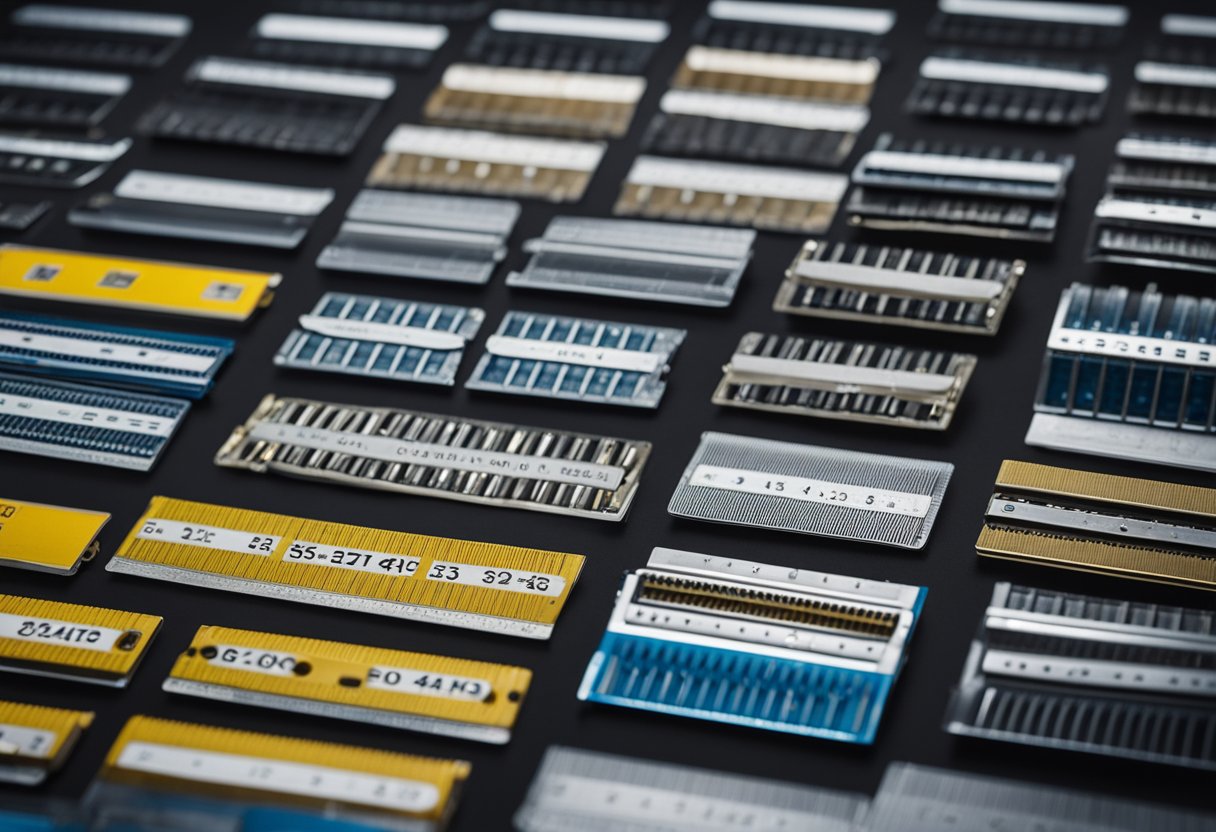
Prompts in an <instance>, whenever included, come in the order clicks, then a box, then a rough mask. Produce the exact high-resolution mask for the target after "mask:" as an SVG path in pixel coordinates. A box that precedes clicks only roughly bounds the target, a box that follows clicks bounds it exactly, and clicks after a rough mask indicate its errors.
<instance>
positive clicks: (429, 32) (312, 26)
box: [257, 14, 448, 51]
mask: <svg viewBox="0 0 1216 832" xmlns="http://www.w3.org/2000/svg"><path fill="white" fill-rule="evenodd" d="M257 33H258V37H262V38H273V39H276V40H308V41H319V42H321V43H350V44H359V45H366V46H388V47H395V48H398V49H424V50H427V51H434V50H436V49H438V48H439V47H441V46H443V43H444V41H446V40H447V39H448V30H447V28H446V27H444V26H428V25H426V24H422V23H394V22H392V21H389V20H355V19H352V18H346V17H311V16H308V15H299V14H268V15H265V16H264V17H263V18H262V19H261V20H259V21H258V25H257Z"/></svg>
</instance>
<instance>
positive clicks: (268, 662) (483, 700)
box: [163, 570, 535, 744]
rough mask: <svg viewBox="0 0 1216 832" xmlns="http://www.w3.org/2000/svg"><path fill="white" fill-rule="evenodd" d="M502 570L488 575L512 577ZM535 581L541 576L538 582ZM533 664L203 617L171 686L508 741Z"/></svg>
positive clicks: (492, 581)
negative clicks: (245, 626)
mask: <svg viewBox="0 0 1216 832" xmlns="http://www.w3.org/2000/svg"><path fill="white" fill-rule="evenodd" d="M500 580H502V575H501V573H500V572H499V571H497V570H487V571H486V573H485V574H484V576H483V578H482V581H483V585H485V586H490V585H495V586H502V585H503V584H500V583H496V582H497V581H500ZM534 585H535V584H534ZM531 679H532V671H530V670H526V669H524V668H521V667H511V666H508V665H502V664H491V663H489V662H477V661H468V660H465V659H454V658H448V657H446V656H433V655H428V654H426V653H413V652H406V651H404V650H382V649H378V648H374V647H363V646H360V645H356V644H342V643H340V642H336V641H321V640H318V639H309V638H297V637H294V636H284V635H272V634H270V633H258V632H251V631H249V630H235V629H232V628H228V627H213V626H204V627H200V628H199V630H198V632H197V633H196V634H195V636H194V639H193V641H191V642H190V646H189V647H188V648H187V649H186V651H185V652H184V653H182V654H181V655H180V656H178V659H177V662H176V663H175V664H174V665H173V670H172V671H171V672H170V674H169V677H168V678H167V679H165V683H164V686H163V687H164V689H165V690H166V691H167V692H169V693H179V694H184V695H186V696H198V697H202V698H204V699H214V700H217V701H220V702H233V703H236V704H240V705H253V706H257V707H262V708H273V709H275V710H280V711H290V712H292V713H305V714H310V715H314V716H323V717H329V718H333V719H343V720H349V721H352V722H364V723H370V724H372V725H380V726H383V727H385V728H395V729H399V730H405V731H421V732H424V733H428V734H439V735H443V736H450V737H457V738H460V739H467V740H476V741H479V742H488V743H496V744H503V743H506V742H507V741H508V740H509V739H510V738H511V729H512V727H513V726H514V724H515V719H516V717H517V715H518V713H519V709H520V706H521V703H522V702H523V699H524V697H525V696H526V695H527V692H528V685H529V684H530V682H531Z"/></svg>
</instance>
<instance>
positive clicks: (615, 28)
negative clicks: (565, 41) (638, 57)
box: [490, 9, 671, 43]
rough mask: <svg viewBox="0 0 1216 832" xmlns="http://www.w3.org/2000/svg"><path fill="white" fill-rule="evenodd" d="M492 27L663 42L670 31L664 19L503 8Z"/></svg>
mask: <svg viewBox="0 0 1216 832" xmlns="http://www.w3.org/2000/svg"><path fill="white" fill-rule="evenodd" d="M490 28H491V29H494V30H495V31H498V32H524V33H527V34H530V35H557V36H559V37H572V38H597V39H603V40H632V41H637V42H638V43H661V42H662V41H664V40H666V39H667V34H668V33H669V32H670V31H671V27H669V26H668V25H667V24H666V23H664V22H663V21H662V20H637V19H633V18H628V17H600V16H597V15H591V14H558V13H553V12H526V11H517V10H515V9H500V10H498V11H496V12H494V13H493V14H491V15H490Z"/></svg>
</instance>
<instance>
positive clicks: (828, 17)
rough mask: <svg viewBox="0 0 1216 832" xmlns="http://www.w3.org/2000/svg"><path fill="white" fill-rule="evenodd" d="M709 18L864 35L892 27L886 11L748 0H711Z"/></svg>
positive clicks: (893, 18) (893, 20)
mask: <svg viewBox="0 0 1216 832" xmlns="http://www.w3.org/2000/svg"><path fill="white" fill-rule="evenodd" d="M709 16H710V17H712V18H715V19H717V20H734V21H739V22H742V23H771V24H776V25H778V26H805V27H807V28H811V29H835V30H836V31H843V32H860V33H862V34H866V35H885V34H886V33H887V32H889V31H891V27H892V26H894V25H895V12H893V11H891V10H889V9H860V8H846V7H844V6H813V5H799V4H795V3H759V2H748V0H714V2H712V3H710V4H709Z"/></svg>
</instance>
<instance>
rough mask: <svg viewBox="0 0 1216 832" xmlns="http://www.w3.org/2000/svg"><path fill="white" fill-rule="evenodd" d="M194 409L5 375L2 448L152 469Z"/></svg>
mask: <svg viewBox="0 0 1216 832" xmlns="http://www.w3.org/2000/svg"><path fill="white" fill-rule="evenodd" d="M189 409H190V403H189V402H187V401H185V400H183V399H170V398H165V397H161V396H149V395H145V394H142V393H126V392H122V391H118V390H106V389H103V388H100V387H89V386H86V385H83V384H68V383H66V382H58V381H50V380H45V379H36V378H32V377H23V376H14V375H8V374H5V373H0V450H6V451H16V452H18V453H28V454H35V455H37V456H49V457H55V458H57V459H71V460H76V461H79V462H92V463H94V464H97V465H110V466H114V467H116V468H130V469H132V470H136V471H147V470H148V469H150V468H151V467H152V466H153V465H154V464H155V463H156V460H157V458H158V457H159V456H160V454H161V451H163V450H164V448H165V446H166V445H168V444H169V439H170V438H171V437H172V436H173V433H174V432H175V431H176V430H177V426H178V425H179V424H180V423H181V420H182V419H183V418H184V417H185V415H186V412H187V411H188V410H189Z"/></svg>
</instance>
